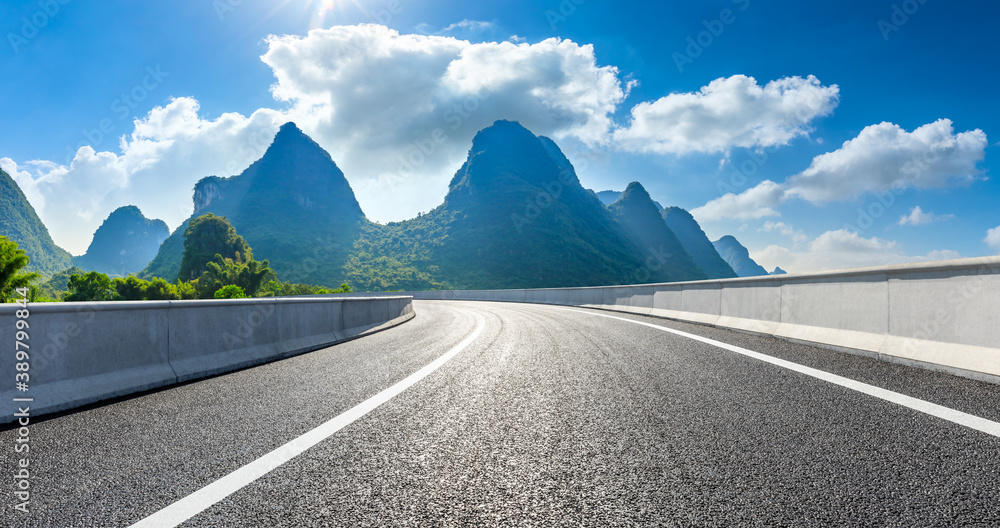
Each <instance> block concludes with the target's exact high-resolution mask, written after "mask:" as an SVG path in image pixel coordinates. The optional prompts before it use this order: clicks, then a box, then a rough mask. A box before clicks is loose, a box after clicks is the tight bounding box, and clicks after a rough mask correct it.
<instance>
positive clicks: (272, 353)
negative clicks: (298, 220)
mask: <svg viewBox="0 0 1000 528" xmlns="http://www.w3.org/2000/svg"><path fill="white" fill-rule="evenodd" d="M411 300H412V298H411V297H409V296H399V295H394V296H380V297H369V298H352V297H340V296H312V297H288V298H263V299H233V300H203V301H140V302H97V303H39V304H30V305H29V311H30V314H29V316H28V319H27V321H28V324H29V328H28V329H27V330H26V331H27V332H28V335H29V340H28V341H27V343H28V345H29V346H30V348H29V349H28V352H29V361H28V364H29V370H28V374H29V380H28V387H29V390H28V391H27V392H21V391H18V390H17V388H16V384H15V374H16V373H17V370H16V363H17V361H16V358H15V354H14V350H13V349H14V346H13V345H14V343H13V341H14V330H15V321H16V320H17V319H16V313H15V312H16V310H17V309H18V308H19V307H18V306H17V305H14V304H5V305H0V336H3V339H4V341H6V343H7V344H8V350H9V352H8V353H4V354H3V358H2V360H0V399H2V405H3V411H4V416H5V417H6V418H5V419H4V420H3V422H9V421H11V420H13V413H14V412H16V408H15V407H16V406H17V405H16V404H15V403H14V402H13V399H14V398H20V397H25V396H27V397H31V398H33V399H34V401H33V402H31V403H30V404H29V403H20V404H19V405H21V406H24V405H30V406H31V415H32V416H36V415H39V414H44V413H51V412H57V411H61V410H65V409H71V408H74V407H79V406H81V405H86V404H89V403H93V402H97V401H100V400H105V399H109V398H114V397H117V396H124V395H127V394H132V393H135V392H140V391H144V390H149V389H154V388H157V387H162V386H165V385H170V384H173V383H178V382H183V381H187V380H191V379H196V378H201V377H206V376H211V375H214V374H219V373H222V372H228V371H232V370H236V369H239V368H243V367H247V366H251V365H256V364H260V363H264V362H267V361H273V360H276V359H280V358H284V357H289V356H292V355H296V354H301V353H303V352H308V351H310V350H316V349H318V348H322V347H325V346H329V345H332V344H334V343H338V342H341V341H345V340H348V339H352V338H355V337H358V336H362V335H365V334H367V333H370V332H374V331H377V330H380V329H382V328H386V327H389V326H393V325H396V324H400V323H402V322H404V321H406V320H408V319H410V318H412V317H413V315H414V314H413V307H412V303H411Z"/></svg>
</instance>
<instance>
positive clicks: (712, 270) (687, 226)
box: [661, 207, 737, 279]
mask: <svg viewBox="0 0 1000 528" xmlns="http://www.w3.org/2000/svg"><path fill="white" fill-rule="evenodd" d="M661 214H662V216H663V220H664V221H666V223H667V227H669V228H670V230H671V231H673V232H674V234H675V235H677V238H678V239H679V240H680V241H681V244H683V245H684V249H686V250H687V252H688V253H690V254H691V258H693V259H694V261H695V263H697V264H698V267H700V268H701V269H702V271H704V272H705V273H706V274H707V275H708V277H709V278H711V279H731V278H733V277H736V276H737V275H736V272H735V271H733V268H732V267H731V266H730V265H729V264H728V263H727V262H726V261H725V260H723V259H722V257H720V256H719V252H718V251H716V250H715V246H713V245H712V242H711V241H710V240H708V237H707V236H706V235H705V232H704V231H702V230H701V226H700V225H698V222H697V221H696V220H695V219H694V217H693V216H691V213H689V212H687V211H685V210H684V209H681V208H680V207H668V208H666V209H664V210H663V211H662V212H661Z"/></svg>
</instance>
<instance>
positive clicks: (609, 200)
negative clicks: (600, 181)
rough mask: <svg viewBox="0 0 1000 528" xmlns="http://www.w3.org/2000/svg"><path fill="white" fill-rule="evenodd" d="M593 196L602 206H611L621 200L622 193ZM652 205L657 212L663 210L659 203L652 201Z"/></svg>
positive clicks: (608, 192) (605, 192)
mask: <svg viewBox="0 0 1000 528" xmlns="http://www.w3.org/2000/svg"><path fill="white" fill-rule="evenodd" d="M594 194H596V195H597V197H598V198H599V199H600V200H601V203H603V204H604V205H611V204H613V203H615V202H616V201H617V200H618V198H621V195H622V193H621V192H619V191H600V192H595V193H594ZM653 205H655V206H656V210H657V211H662V210H663V206H662V205H660V202H657V201H656V200H653Z"/></svg>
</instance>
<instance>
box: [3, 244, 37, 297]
mask: <svg viewBox="0 0 1000 528" xmlns="http://www.w3.org/2000/svg"><path fill="white" fill-rule="evenodd" d="M29 261H30V259H29V258H28V255H27V253H25V252H24V250H22V249H19V248H18V246H17V242H14V241H13V240H10V239H8V238H7V237H4V236H0V301H3V302H5V303H6V302H10V301H11V300H12V299H14V298H18V297H20V296H19V295H16V293H15V290H17V289H18V288H30V287H31V283H33V282H35V281H36V280H38V279H39V277H41V275H39V274H38V273H34V272H25V271H22V270H23V269H24V268H26V267H27V266H28V263H29Z"/></svg>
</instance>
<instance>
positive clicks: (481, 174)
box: [143, 121, 703, 291]
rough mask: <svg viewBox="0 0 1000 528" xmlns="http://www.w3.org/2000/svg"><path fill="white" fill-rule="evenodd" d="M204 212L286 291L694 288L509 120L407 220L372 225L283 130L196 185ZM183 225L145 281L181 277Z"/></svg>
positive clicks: (304, 141) (668, 244)
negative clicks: (439, 195)
mask: <svg viewBox="0 0 1000 528" xmlns="http://www.w3.org/2000/svg"><path fill="white" fill-rule="evenodd" d="M648 199H649V198H648V195H647V196H646V197H645V200H646V201H648ZM632 201H633V200H627V201H626V202H624V203H625V204H626V205H628V204H630V203H631V202H632ZM640 202H641V200H639V199H638V198H637V199H636V203H640ZM645 205H646V209H647V210H646V211H644V212H643V213H642V214H640V216H639V217H640V218H641V221H639V223H640V224H641V223H648V222H649V216H650V215H649V214H648V213H649V211H648V208H649V207H653V212H652V215H653V216H654V217H655V215H656V210H655V206H651V205H650V204H649V203H645ZM631 209H632V207H631V206H628V207H626V210H625V211H623V213H622V214H623V215H625V216H623V217H622V218H623V222H626V223H627V222H628V221H630V220H624V219H625V218H626V217H627V218H631V214H630V213H629V212H630V211H631ZM208 212H211V213H214V214H216V215H219V216H225V217H226V218H227V219H228V220H229V221H230V222H231V223H232V224H233V226H234V227H235V228H236V230H237V232H239V233H240V234H241V235H242V236H243V237H244V238H245V239H246V241H247V242H248V243H249V244H250V246H251V247H253V253H254V258H256V259H257V260H263V259H268V260H269V261H270V263H271V267H272V268H273V269H274V271H275V272H276V273H277V274H278V277H279V278H280V279H281V280H284V281H290V282H299V283H307V284H316V285H325V286H336V285H339V284H340V283H342V282H347V283H348V284H350V285H351V286H352V287H354V289H355V290H357V291H384V290H424V289H441V288H456V289H476V288H533V287H557V286H589V285H603V284H624V283H634V282H666V281H670V280H681V279H684V278H695V277H697V278H701V277H702V276H703V275H700V274H699V272H698V270H697V266H696V265H695V264H694V262H693V261H692V260H691V259H690V257H688V258H686V259H685V256H684V253H683V249H682V248H681V247H680V244H679V243H678V242H676V241H672V240H671V238H670V237H671V235H670V234H669V233H670V231H669V229H665V228H664V229H661V230H658V231H656V234H655V235H650V236H651V237H653V238H650V239H649V240H652V241H653V243H654V244H655V247H656V248H657V249H659V247H660V246H661V245H662V246H663V247H664V248H665V251H666V252H667V253H669V254H670V255H671V256H670V258H669V259H667V260H668V262H667V265H665V266H650V265H648V264H647V258H648V257H649V256H650V255H649V254H648V253H647V251H645V250H644V248H643V246H642V245H640V244H645V243H647V242H648V240H646V239H643V238H642V237H637V236H636V235H634V234H629V233H628V232H627V231H626V227H625V223H622V224H619V222H616V220H615V218H614V217H613V216H612V213H611V212H610V211H609V210H608V209H607V208H606V207H604V205H603V204H602V203H601V201H600V200H599V199H598V197H597V196H596V195H595V194H594V193H593V192H592V191H589V190H587V189H584V188H583V187H582V186H581V185H580V182H579V180H578V179H577V176H576V172H575V171H574V169H573V166H572V164H570V162H569V160H568V159H567V158H566V156H564V155H563V153H562V152H561V151H560V150H559V147H558V146H556V144H555V143H554V142H552V140H550V139H548V138H545V137H538V136H535V135H534V134H532V133H531V132H529V131H528V130H527V129H525V128H524V127H522V126H521V125H520V124H518V123H514V122H509V121H498V122H496V123H495V124H493V126H490V127H488V128H486V129H484V130H482V131H480V132H479V133H478V134H477V135H476V137H475V139H474V140H473V142H472V148H471V149H470V151H469V155H468V158H467V160H466V162H465V163H464V164H463V165H462V167H461V169H459V170H458V172H457V173H456V174H455V176H454V178H453V179H452V181H451V183H450V186H449V191H448V194H447V196H446V197H445V199H444V202H443V203H442V204H441V205H440V206H438V207H437V208H435V209H434V210H432V211H430V212H429V213H427V214H422V215H419V216H418V217H417V218H414V219H411V220H407V221H405V222H392V223H390V224H388V225H381V224H376V223H372V222H369V221H368V220H367V219H366V218H365V216H364V213H363V212H362V211H361V208H360V206H359V205H358V202H357V200H356V199H355V197H354V193H353V191H352V190H351V187H350V185H349V184H348V183H347V180H346V179H345V178H344V175H343V173H341V172H340V170H339V169H338V168H337V166H336V164H334V162H333V160H332V159H331V158H330V156H329V154H327V153H326V152H325V151H323V149H322V148H320V147H319V145H317V144H316V143H315V142H313V141H312V140H311V139H309V138H308V137H307V136H306V135H305V134H303V133H302V132H301V131H300V130H299V129H298V128H296V127H295V125H294V124H291V123H289V124H286V125H285V126H283V127H282V128H281V130H280V131H279V132H278V134H277V136H276V137H275V139H274V142H273V143H272V145H271V146H270V148H268V150H267V152H266V153H265V154H264V156H263V157H262V158H261V159H260V160H258V161H257V162H255V163H254V164H253V165H251V166H250V167H249V168H248V169H247V170H246V171H244V172H243V173H242V174H240V175H239V176H234V177H231V178H219V177H214V176H212V177H208V178H204V179H202V180H201V181H200V182H198V184H197V185H196V186H195V190H194V215H192V218H194V217H197V216H200V215H202V214H205V213H208ZM190 220H191V219H188V221H186V222H184V224H182V225H181V226H180V227H179V228H178V229H177V230H176V231H174V233H173V234H171V235H170V237H168V238H167V239H166V241H164V243H163V245H162V246H161V247H160V251H159V253H158V254H157V256H156V258H155V259H153V261H152V262H151V263H150V265H149V266H148V267H147V269H146V270H145V271H144V272H143V276H144V277H151V276H159V277H163V278H165V279H168V280H173V279H175V278H176V277H177V273H178V270H179V269H180V264H181V258H182V256H183V252H184V246H183V233H184V230H185V229H186V228H187V226H188V223H189V222H190ZM660 224H661V225H662V221H660ZM637 225H638V224H637ZM674 240H675V239H674ZM640 241H642V242H640ZM666 248H670V249H666ZM657 263H658V262H657ZM651 268H656V269H651Z"/></svg>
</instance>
